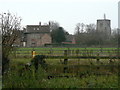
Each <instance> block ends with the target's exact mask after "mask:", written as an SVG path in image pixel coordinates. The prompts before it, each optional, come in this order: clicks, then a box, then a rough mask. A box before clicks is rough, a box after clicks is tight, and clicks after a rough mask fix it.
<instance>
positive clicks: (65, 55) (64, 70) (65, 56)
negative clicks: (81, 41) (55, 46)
mask: <svg viewBox="0 0 120 90" xmlns="http://www.w3.org/2000/svg"><path fill="white" fill-rule="evenodd" d="M67 56H68V51H67V50H64V65H65V66H64V68H63V73H67V72H68V67H67V63H68V58H67Z"/></svg>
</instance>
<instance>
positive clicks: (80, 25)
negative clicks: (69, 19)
mask: <svg viewBox="0 0 120 90" xmlns="http://www.w3.org/2000/svg"><path fill="white" fill-rule="evenodd" d="M84 28H85V24H84V23H77V24H76V27H75V30H76V32H75V33H76V34H80V33H83V32H84Z"/></svg>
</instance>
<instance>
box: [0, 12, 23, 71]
mask: <svg viewBox="0 0 120 90" xmlns="http://www.w3.org/2000/svg"><path fill="white" fill-rule="evenodd" d="M0 19H1V20H0V31H1V32H2V65H3V68H2V72H3V73H4V70H5V69H6V66H8V64H9V59H8V56H9V54H10V52H11V51H12V49H13V44H14V42H15V40H16V39H17V37H18V35H19V30H20V22H21V18H20V17H17V16H16V15H11V13H9V12H8V13H2V14H0Z"/></svg>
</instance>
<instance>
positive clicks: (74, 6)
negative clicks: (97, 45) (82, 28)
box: [0, 0, 119, 34]
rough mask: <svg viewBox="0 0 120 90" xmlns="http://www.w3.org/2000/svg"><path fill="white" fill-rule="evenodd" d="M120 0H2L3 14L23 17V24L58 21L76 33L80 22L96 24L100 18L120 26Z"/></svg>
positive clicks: (0, 1)
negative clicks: (119, 7)
mask: <svg viewBox="0 0 120 90" xmlns="http://www.w3.org/2000/svg"><path fill="white" fill-rule="evenodd" d="M118 1H119V0H0V13H3V12H7V11H9V12H11V13H12V14H17V16H21V17H22V22H21V24H22V26H26V25H35V24H39V22H40V21H41V23H42V24H44V23H48V22H49V21H57V22H58V23H59V24H60V26H62V27H63V28H64V29H65V30H66V31H68V32H69V33H71V34H73V33H74V31H75V26H76V24H77V23H84V24H89V23H94V24H96V20H97V19H103V16H104V13H105V14H106V18H107V19H110V20H111V28H117V27H118Z"/></svg>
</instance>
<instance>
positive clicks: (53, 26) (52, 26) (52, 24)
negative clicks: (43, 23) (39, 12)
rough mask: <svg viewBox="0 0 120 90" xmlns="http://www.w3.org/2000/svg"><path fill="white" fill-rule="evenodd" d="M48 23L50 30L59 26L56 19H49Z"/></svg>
mask: <svg viewBox="0 0 120 90" xmlns="http://www.w3.org/2000/svg"><path fill="white" fill-rule="evenodd" d="M49 25H50V30H51V31H52V30H55V29H58V28H59V27H60V25H59V23H58V22H56V21H49Z"/></svg>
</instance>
